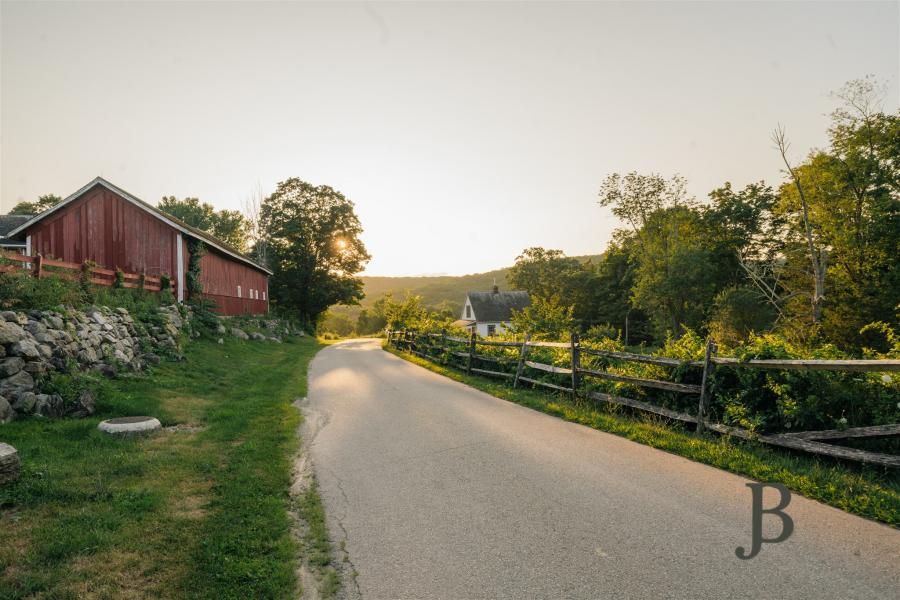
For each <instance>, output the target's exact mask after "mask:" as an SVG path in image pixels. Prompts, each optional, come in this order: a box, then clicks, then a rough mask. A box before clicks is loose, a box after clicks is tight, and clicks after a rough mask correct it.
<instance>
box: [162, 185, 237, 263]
mask: <svg viewBox="0 0 900 600" xmlns="http://www.w3.org/2000/svg"><path fill="white" fill-rule="evenodd" d="M157 208H159V209H160V210H161V211H163V212H165V213H167V214H170V215H172V216H173V217H175V218H176V219H180V220H181V221H184V222H185V223H187V224H188V225H190V226H192V227H196V228H197V229H202V230H203V231H206V232H208V233H211V234H212V235H214V236H215V237H217V238H218V239H220V240H222V241H223V242H225V243H226V244H228V245H229V246H231V247H232V248H234V249H235V250H237V251H239V252H246V251H247V233H248V224H247V222H246V220H245V219H244V216H243V215H242V214H241V213H240V211H237V210H218V211H217V210H216V209H215V207H214V206H213V205H212V204H209V203H208V202H200V200H199V199H198V198H184V199H183V200H179V199H178V198H176V197H175V196H163V198H162V200H160V201H159V204H157Z"/></svg>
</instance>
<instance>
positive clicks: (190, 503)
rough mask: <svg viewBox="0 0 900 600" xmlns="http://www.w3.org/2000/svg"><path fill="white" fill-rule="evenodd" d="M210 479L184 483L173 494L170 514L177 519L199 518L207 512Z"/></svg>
mask: <svg viewBox="0 0 900 600" xmlns="http://www.w3.org/2000/svg"><path fill="white" fill-rule="evenodd" d="M212 485H213V483H212V481H203V482H199V483H197V482H194V483H184V484H182V485H181V486H179V489H178V490H177V491H176V492H175V494H174V497H175V498H174V501H173V502H172V505H171V508H170V511H169V512H170V514H171V515H172V516H173V517H175V518H178V519H191V520H199V519H202V518H204V517H206V515H207V514H208V513H209V508H208V507H209V502H210V496H211V493H210V490H211V489H212Z"/></svg>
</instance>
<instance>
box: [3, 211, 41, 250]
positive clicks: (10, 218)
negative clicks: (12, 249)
mask: <svg viewBox="0 0 900 600" xmlns="http://www.w3.org/2000/svg"><path fill="white" fill-rule="evenodd" d="M33 216H34V215H0V245H4V246H5V245H17V246H18V245H24V244H19V243H18V242H15V241H13V240H10V239H8V235H7V234H8V233H9V232H10V231H12V230H13V229H15V228H16V227H18V226H19V225H21V224H22V223H25V222H26V221H28V220H29V219H31V217H33Z"/></svg>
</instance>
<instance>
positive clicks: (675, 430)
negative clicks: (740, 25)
mask: <svg viewBox="0 0 900 600" xmlns="http://www.w3.org/2000/svg"><path fill="white" fill-rule="evenodd" d="M386 350H387V351H389V352H391V353H392V354H396V355H397V356H400V357H401V358H404V359H405V360H408V361H410V362H412V363H415V364H417V365H420V366H422V367H425V368H426V369H429V370H431V371H434V372H435V373H439V374H441V375H444V376H446V377H449V378H451V379H454V380H456V381H459V382H462V383H465V384H466V385H470V386H472V387H474V388H476V389H479V390H481V391H483V392H487V393H488V394H491V395H492V396H496V397H497V398H502V399H503V400H508V401H510V402H515V403H516V404H521V405H523V406H527V407H529V408H532V409H534V410H539V411H541V412H545V413H548V414H551V415H554V416H557V417H560V418H562V419H565V420H567V421H572V422H575V423H581V424H583V425H587V426H588V427H592V428H594V429H599V430H601V431H606V432H609V433H613V434H616V435H620V436H623V437H626V438H628V439H630V440H633V441H635V442H639V443H641V444H645V445H647V446H652V447H654V448H659V449H660V450H665V451H667V452H671V453H673V454H678V455H680V456H684V457H685V458H689V459H691V460H695V461H697V462H702V463H705V464H708V465H712V466H714V467H718V468H721V469H725V470H727V471H731V472H733V473H737V474H740V475H745V476H747V477H751V478H753V479H757V480H759V481H767V482H781V483H783V484H785V485H786V486H787V487H788V488H790V489H791V490H792V491H794V492H796V493H798V494H801V495H803V496H806V497H807V498H812V499H815V500H818V501H820V502H824V503H826V504H830V505H831V506H834V507H836V508H840V509H842V510H845V511H847V512H851V513H855V514H858V515H860V516H863V517H868V518H871V519H875V520H877V521H881V522H883V523H887V524H889V525H893V526H894V527H900V478H898V477H897V474H896V473H895V472H891V471H890V470H888V469H882V468H877V467H868V466H857V465H849V464H842V463H839V462H836V461H834V460H831V459H825V458H823V459H817V458H813V457H808V456H801V455H799V454H791V453H788V452H784V451H781V450H777V449H774V448H770V447H766V446H763V445H760V444H756V443H753V442H746V441H742V440H732V439H730V438H728V437H726V436H718V435H715V434H708V435H705V434H704V435H697V434H696V433H694V432H692V431H690V430H688V429H686V428H684V427H683V426H682V425H681V424H680V423H678V422H673V421H669V420H667V419H664V418H662V417H657V416H656V415H638V414H630V413H628V412H626V410H624V409H623V408H622V407H620V406H618V405H612V404H608V405H604V406H602V407H601V406H598V405H597V403H596V402H591V401H587V400H581V401H579V402H577V403H573V402H572V401H571V400H570V398H569V396H568V395H562V394H560V395H552V394H548V393H546V392H540V391H536V390H532V389H522V388H518V389H513V388H512V387H510V386H509V385H507V384H506V383H504V382H500V381H497V380H492V379H488V378H486V377H481V376H477V375H466V374H465V373H463V372H460V371H457V370H455V369H450V368H446V367H442V366H440V365H437V364H435V363H433V362H431V361H428V360H425V359H422V358H419V357H417V356H415V355H412V354H410V353H408V352H402V351H398V350H397V349H395V348H392V347H386Z"/></svg>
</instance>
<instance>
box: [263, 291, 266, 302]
mask: <svg viewBox="0 0 900 600" xmlns="http://www.w3.org/2000/svg"><path fill="white" fill-rule="evenodd" d="M265 299H266V293H265V292H263V300H265Z"/></svg>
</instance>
